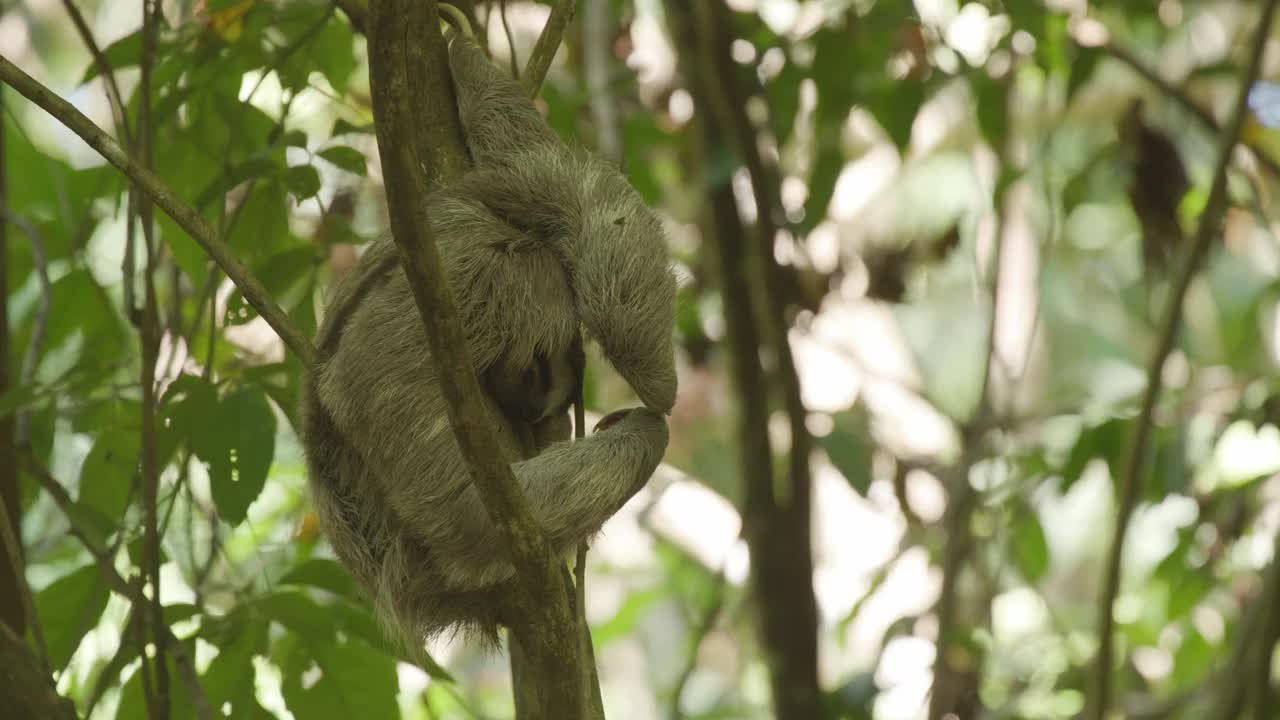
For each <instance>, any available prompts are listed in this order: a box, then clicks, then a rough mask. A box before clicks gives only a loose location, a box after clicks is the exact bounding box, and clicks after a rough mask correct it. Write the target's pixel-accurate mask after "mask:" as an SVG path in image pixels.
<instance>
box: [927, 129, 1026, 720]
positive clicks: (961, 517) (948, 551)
mask: <svg viewBox="0 0 1280 720" xmlns="http://www.w3.org/2000/svg"><path fill="white" fill-rule="evenodd" d="M1002 110H1003V111H1004V112H1007V111H1008V109H1007V107H1006V108H1003V109H1002ZM996 155H997V163H996V167H997V168H1000V169H1003V168H1004V167H1005V164H1006V162H1007V161H1008V160H1007V159H1008V152H1007V148H1005V147H1003V146H1001V147H997V148H996ZM998 193H999V188H996V189H995V194H994V195H993V197H992V202H993V204H994V205H995V213H996V222H995V230H994V233H993V235H992V252H991V270H990V283H989V288H988V290H987V292H988V293H989V295H990V297H991V309H990V311H989V313H988V317H987V337H986V347H985V353H984V356H983V362H982V375H981V377H980V378H979V381H978V382H979V385H978V398H977V405H976V407H975V408H974V412H973V415H972V416H971V417H970V418H969V420H968V422H967V423H966V426H965V427H964V429H963V436H964V450H963V453H962V457H961V459H960V461H959V462H958V463H956V464H955V465H954V466H953V467H952V468H950V471H949V473H948V474H949V475H950V477H948V478H946V480H947V482H946V485H947V488H948V491H949V493H950V497H949V499H948V501H947V508H946V512H945V513H944V516H943V531H944V533H945V537H946V547H945V548H944V550H943V561H942V587H941V588H940V589H939V591H938V601H937V603H936V605H935V615H936V617H937V621H938V651H937V653H936V654H935V655H934V664H933V688H932V690H931V692H930V695H929V720H940V718H943V717H946V716H947V714H949V713H955V712H956V711H957V710H958V708H957V707H956V705H957V704H958V703H959V702H960V701H962V700H964V699H965V697H964V696H963V693H964V691H965V688H963V687H960V686H958V684H957V680H958V679H960V678H961V677H963V676H961V675H960V674H959V673H958V670H960V669H959V668H956V667H954V666H953V665H952V662H951V661H952V658H953V657H954V655H953V654H952V653H951V652H950V648H951V644H952V643H953V642H954V641H955V640H956V638H955V637H954V631H955V626H956V616H957V614H958V600H959V599H958V596H957V593H958V591H959V585H960V573H961V572H962V571H963V570H964V568H965V565H966V564H967V563H968V561H969V556H970V554H971V553H972V551H973V537H972V534H971V533H970V529H969V522H970V519H971V516H972V515H973V511H974V510H975V509H976V508H977V506H978V500H979V497H978V493H977V491H976V490H974V488H973V485H972V484H970V482H969V472H970V470H971V468H972V466H973V464H974V462H976V461H977V459H978V457H979V456H980V453H981V442H982V436H983V434H984V433H985V432H986V431H987V429H988V427H989V421H990V419H991V418H992V416H993V414H994V411H993V408H992V402H991V376H992V372H993V370H994V368H995V364H996V333H997V331H998V329H999V318H1000V270H1001V266H1002V265H1003V262H1004V233H1005V227H1006V222H1005V221H1006V218H1007V214H1006V211H1005V208H1004V201H1003V199H1002V198H1001V197H1000V196H999V194H998ZM966 675H969V673H966Z"/></svg>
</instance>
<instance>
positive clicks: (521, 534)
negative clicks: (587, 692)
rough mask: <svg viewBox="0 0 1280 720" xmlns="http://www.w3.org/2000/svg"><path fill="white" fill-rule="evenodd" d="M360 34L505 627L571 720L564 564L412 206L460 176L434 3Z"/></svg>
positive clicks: (411, 272)
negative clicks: (508, 623)
mask: <svg viewBox="0 0 1280 720" xmlns="http://www.w3.org/2000/svg"><path fill="white" fill-rule="evenodd" d="M368 30H369V36H370V42H369V75H370V87H371V90H372V98H373V110H374V121H375V122H374V124H375V127H376V131H377V137H378V150H379V154H380V155H381V158H382V167H383V172H384V174H385V176H386V183H385V184H386V189H387V208H388V214H389V216H390V219H391V229H392V236H393V238H394V240H395V243H396V246H397V247H398V248H399V251H400V259H401V265H402V267H403V268H404V272H405V274H406V275H407V276H408V279H409V286H410V288H411V289H412V291H413V296H414V300H415V302H416V304H417V307H418V311H419V314H420V315H421V316H422V321H423V326H424V328H425V330H426V336H427V342H428V346H429V348H430V351H431V357H432V359H433V361H434V363H435V365H436V371H437V373H438V376H439V378H440V386H441V390H442V392H443V393H444V399H445V407H446V410H447V412H448V416H449V424H450V426H451V427H452V428H453V433H454V437H455V438H456V440H457V442H458V447H459V450H460V451H461V454H462V457H463V458H464V459H465V461H466V463H467V467H468V470H469V471H470V474H471V480H472V482H473V483H474V484H475V487H476V490H477V492H478V493H479V495H480V499H481V501H482V502H483V504H484V507H485V510H486V511H487V512H488V514H489V517H490V519H491V520H492V522H493V524H494V526H495V529H496V530H497V531H498V533H499V536H500V537H501V538H502V540H503V542H504V543H505V544H506V545H507V547H508V549H509V551H510V553H511V558H512V562H513V565H514V566H515V568H516V589H517V592H515V593H513V595H514V597H512V598H511V602H512V604H513V607H514V610H515V613H514V614H516V615H517V617H515V618H513V619H512V629H513V630H514V631H515V632H516V633H517V634H518V635H519V636H520V637H519V639H520V644H521V647H522V648H523V649H524V650H525V651H526V652H527V653H528V655H529V661H530V662H529V666H530V667H532V668H537V669H538V670H536V671H537V672H540V673H542V678H541V679H542V680H544V681H545V682H542V683H540V684H539V686H538V693H539V697H538V699H539V702H540V704H541V705H542V707H543V709H544V711H547V712H548V716H550V715H551V714H554V715H555V716H557V717H565V718H577V717H581V716H582V714H583V711H584V708H583V707H582V705H581V701H582V692H581V682H580V679H581V677H582V668H581V662H582V656H581V652H580V648H579V644H578V641H577V632H576V625H575V620H574V616H573V611H572V608H571V607H570V596H569V595H568V592H570V589H569V588H568V587H567V586H566V585H565V583H564V573H565V569H564V565H563V563H562V562H561V561H560V559H559V558H557V557H555V555H554V554H553V553H552V552H551V549H550V547H549V546H548V544H547V541H546V538H545V537H544V536H543V534H542V531H541V529H540V528H539V526H538V524H537V522H536V521H535V520H534V518H533V515H532V513H531V512H530V510H529V505H528V503H527V502H526V500H525V498H524V496H523V495H522V494H521V493H520V490H519V488H518V486H517V485H516V480H515V476H514V474H513V473H512V470H511V466H510V465H509V464H508V463H507V462H506V461H505V460H504V459H503V458H504V456H503V454H502V453H501V452H500V451H499V449H498V444H497V439H496V437H495V435H494V432H493V428H492V426H491V424H490V420H489V412H488V410H487V409H486V408H485V406H484V404H483V402H482V400H481V398H482V395H481V390H480V385H479V382H478V380H477V378H476V373H475V368H474V367H473V366H472V364H471V358H470V356H469V353H468V351H467V343H466V336H465V335H464V334H463V330H462V323H461V320H460V318H459V316H458V310H457V303H456V302H455V300H454V294H453V289H452V288H451V287H450V286H449V281H448V278H447V277H446V276H445V274H444V271H443V269H442V267H441V260H440V252H439V249H438V248H437V247H436V244H435V240H434V238H433V236H432V232H431V224H430V218H429V216H428V213H427V206H426V204H425V203H423V202H422V198H423V197H426V196H427V195H428V194H429V193H430V191H431V188H432V186H433V185H434V183H435V182H438V181H441V180H443V179H448V178H452V177H456V176H458V175H459V174H461V171H462V169H463V167H464V166H465V165H464V163H463V162H462V160H463V158H464V157H465V155H464V154H463V153H462V144H461V141H460V140H461V131H460V129H459V128H458V121H457V118H456V116H454V107H455V104H454V102H453V98H452V96H451V94H450V91H449V83H448V79H447V77H446V75H445V73H443V72H442V71H441V69H442V68H443V67H444V66H445V62H444V61H443V60H442V58H444V57H445V48H444V41H443V38H442V37H441V34H440V31H439V14H438V11H437V8H436V2H435V0H379V1H378V2H375V3H374V4H373V5H372V7H371V8H370V13H369V25H368ZM411 77H412V78H413V79H414V81H412V82H411V81H410V78H411ZM422 108H435V114H436V117H435V118H427V119H426V121H425V122H424V120H423V117H422ZM455 161H457V162H456V163H455ZM575 709H576V710H577V712H574V710H575Z"/></svg>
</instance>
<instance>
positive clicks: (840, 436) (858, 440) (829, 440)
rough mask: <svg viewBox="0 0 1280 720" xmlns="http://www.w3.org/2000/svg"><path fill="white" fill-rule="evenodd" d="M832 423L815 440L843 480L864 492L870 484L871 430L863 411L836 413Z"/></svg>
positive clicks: (861, 492)
mask: <svg viewBox="0 0 1280 720" xmlns="http://www.w3.org/2000/svg"><path fill="white" fill-rule="evenodd" d="M834 420H835V426H834V427H833V428H832V430H831V432H830V433H829V434H828V435H827V436H826V437H824V438H821V439H820V440H819V441H818V442H819V444H820V445H821V446H822V449H823V450H825V451H826V453H827V457H828V458H829V459H830V460H831V464H832V465H835V466H836V469H837V470H839V471H840V473H841V474H843V475H844V478H845V480H848V481H849V484H850V485H851V486H853V489H854V490H857V491H858V494H859V495H866V494H867V489H868V488H870V487H871V450H872V445H871V443H870V437H871V430H870V428H869V427H868V426H867V418H866V414H865V413H864V412H862V411H861V410H848V411H845V412H842V413H840V414H838V415H836V416H835V418H834Z"/></svg>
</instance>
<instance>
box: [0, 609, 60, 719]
mask: <svg viewBox="0 0 1280 720" xmlns="http://www.w3.org/2000/svg"><path fill="white" fill-rule="evenodd" d="M0 708H4V712H5V717H14V718H42V719H43V718H49V719H50V720H74V718H75V717H76V711H75V706H74V705H73V704H72V703H71V701H70V700H67V699H66V698H64V697H62V696H61V695H59V694H58V693H57V691H55V690H54V688H53V681H52V680H51V679H49V678H47V677H45V676H44V675H43V674H42V673H41V672H40V663H39V662H38V661H37V660H36V657H35V654H34V653H32V652H31V648H29V647H27V644H26V643H24V642H23V641H22V639H21V638H20V637H18V636H17V635H15V634H14V633H13V631H12V630H10V629H9V627H8V626H6V625H0Z"/></svg>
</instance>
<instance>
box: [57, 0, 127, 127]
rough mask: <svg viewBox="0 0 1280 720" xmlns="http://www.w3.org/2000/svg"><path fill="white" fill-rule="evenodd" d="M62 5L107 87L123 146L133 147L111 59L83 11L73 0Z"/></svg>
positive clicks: (125, 109) (112, 113)
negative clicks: (95, 36) (94, 34)
mask: <svg viewBox="0 0 1280 720" xmlns="http://www.w3.org/2000/svg"><path fill="white" fill-rule="evenodd" d="M62 7H63V8H65V9H66V11H67V16H68V17H70V18H71V24H73V25H75V26H76V33H77V34H78V35H79V36H80V41H81V42H83V43H84V46H85V49H87V50H88V51H89V55H90V56H91V57H92V58H93V64H94V66H95V67H96V68H97V69H98V75H100V76H101V77H102V82H103V85H105V86H106V89H107V101H108V102H109V103H110V105H111V115H112V117H114V118H115V122H116V125H117V126H119V128H120V132H121V134H122V135H124V146H125V147H128V148H131V147H133V129H132V128H131V127H130V126H129V111H128V109H127V107H126V106H125V103H124V95H122V94H121V93H120V84H119V83H117V82H116V71H115V68H113V67H111V61H109V60H107V56H106V55H104V54H103V53H102V48H101V47H100V46H99V45H98V41H97V40H95V39H94V38H93V30H92V29H90V28H89V23H88V22H86V21H85V19H84V13H82V12H80V8H78V7H76V4H75V2H74V0H62Z"/></svg>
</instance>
